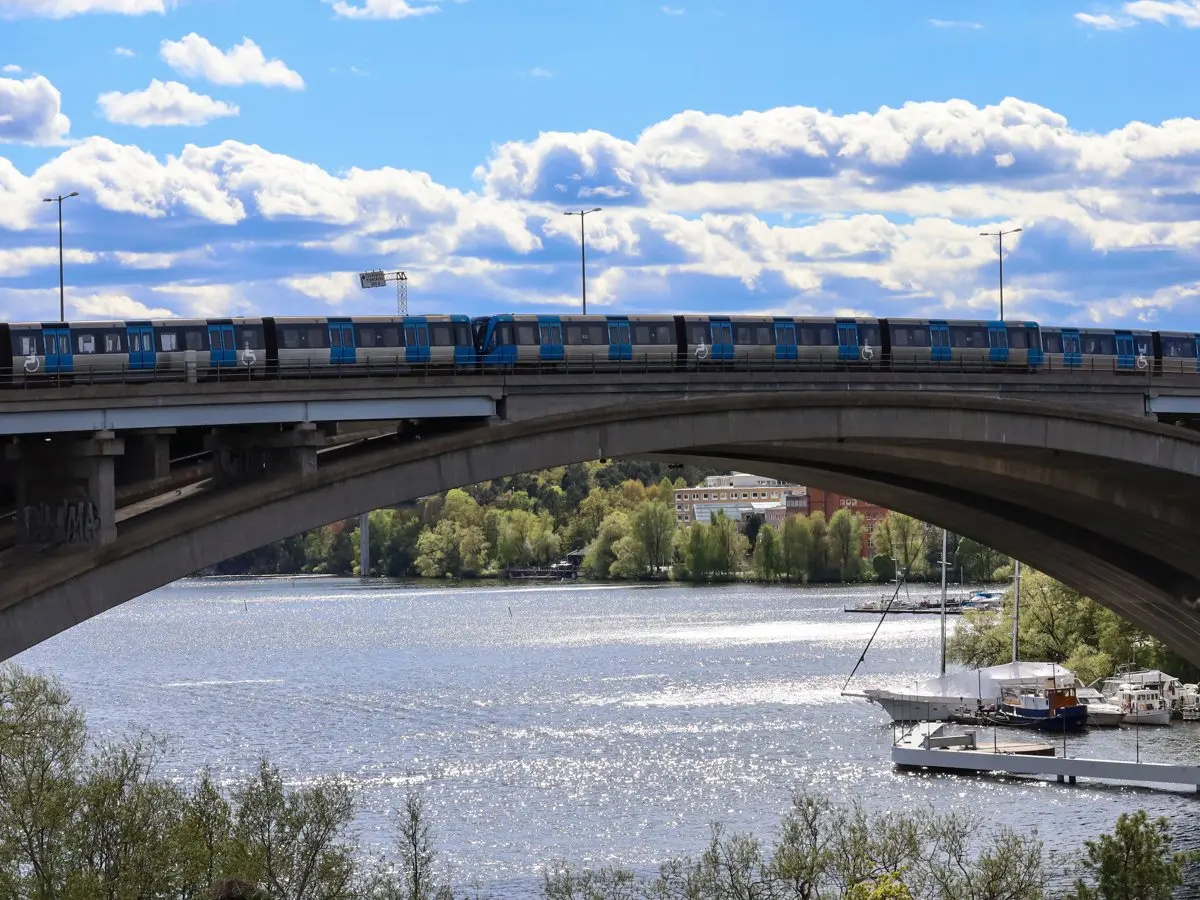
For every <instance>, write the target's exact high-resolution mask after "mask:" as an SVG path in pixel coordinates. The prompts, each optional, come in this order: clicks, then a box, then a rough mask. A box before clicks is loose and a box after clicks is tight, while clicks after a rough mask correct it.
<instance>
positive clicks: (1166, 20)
mask: <svg viewBox="0 0 1200 900" xmlns="http://www.w3.org/2000/svg"><path fill="white" fill-rule="evenodd" d="M1075 18H1076V20H1078V21H1080V22H1082V23H1084V24H1085V25H1091V26H1092V27H1093V28H1100V29H1104V30H1115V29H1119V28H1129V27H1132V26H1134V25H1137V24H1139V23H1141V22H1157V23H1158V24H1159V25H1174V24H1178V25H1182V26H1183V27H1184V28H1200V0H1133V2H1131V3H1123V4H1121V15H1120V16H1113V15H1111V14H1109V13H1099V14H1095V15H1093V14H1090V13H1083V12H1079V13H1075Z"/></svg>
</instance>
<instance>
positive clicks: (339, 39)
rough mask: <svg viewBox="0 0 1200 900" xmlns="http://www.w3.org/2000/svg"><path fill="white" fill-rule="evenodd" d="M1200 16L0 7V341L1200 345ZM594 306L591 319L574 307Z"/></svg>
mask: <svg viewBox="0 0 1200 900" xmlns="http://www.w3.org/2000/svg"><path fill="white" fill-rule="evenodd" d="M1197 59H1200V0H1135V2H1114V3H1105V2H1091V0H1070V2H1067V0H1040V2H1037V3H1012V4H1007V5H1000V4H982V3H979V4H976V3H967V2H962V0H960V2H957V3H950V2H917V0H911V2H905V3H893V2H888V0H874V2H867V0H842V2H839V3H828V2H826V3H817V2H809V0H790V2H783V0H742V2H740V3H736V4H735V3H731V2H728V0H700V2H689V0H678V2H674V3H668V4H663V3H656V2H648V0H647V2H643V0H610V2H607V3H602V4H583V3H574V2H568V0H523V2H521V3H516V2H511V0H509V2H504V0H443V2H438V0H407V2H404V0H339V2H333V0H286V2H284V0H254V2H250V0H178V2H173V0H0V318H6V319H10V320H29V319H39V318H53V317H55V316H56V314H57V274H58V272H57V246H56V233H55V219H54V210H53V207H52V205H49V204H44V203H42V202H41V198H42V197H43V196H47V195H51V194H57V193H60V192H61V193H66V192H69V191H72V190H77V191H79V192H80V194H81V196H80V197H79V198H75V199H72V200H69V201H67V204H66V206H65V213H66V223H67V225H66V233H67V238H66V245H67V282H68V298H67V300H68V313H69V315H70V316H71V317H72V318H97V317H132V316H143V315H148V314H155V315H167V314H177V315H225V314H238V313H251V314H253V313H263V314H287V313H311V312H336V313H339V314H346V313H360V314H367V313H384V312H387V311H388V310H389V309H391V308H393V297H392V296H391V295H390V294H389V292H387V291H374V292H363V291H361V290H360V289H359V287H358V284H357V279H356V273H357V272H359V271H361V270H362V269H367V268H377V267H382V268H388V269H396V268H402V269H404V270H406V271H407V272H408V273H409V276H410V284H411V293H412V307H413V308H414V310H418V311H426V312H434V311H442V312H449V311H455V312H457V311H461V312H467V313H472V314H475V313H482V312H489V311H508V310H543V311H555V310H559V311H568V310H572V309H574V308H576V306H577V298H578V294H579V270H578V252H579V237H578V222H577V220H574V219H565V218H564V217H563V216H562V214H561V213H562V211H563V210H564V209H566V208H569V207H572V206H574V207H578V206H580V205H584V206H587V207H591V206H601V207H603V211H602V212H600V213H597V214H596V215H594V216H590V217H589V218H588V220H587V226H588V232H589V234H588V248H589V267H588V268H589V291H588V294H589V306H591V308H592V309H593V310H594V311H597V312H598V311H602V310H612V311H641V310H659V309H663V310H670V311H675V312H680V311H690V310H704V311H715V310H722V311H729V312H739V311H744V312H760V311H769V312H772V313H780V314H796V315H804V314H828V313H834V312H837V313H849V312H857V313H863V314H872V315H934V314H938V315H946V316H956V317H980V318H990V317H992V316H994V315H995V311H996V300H997V297H996V294H997V291H996V265H995V262H996V256H995V247H994V245H992V244H990V242H989V241H988V240H987V239H985V238H981V237H979V235H978V232H979V231H983V230H995V228H997V227H1004V228H1012V227H1022V228H1024V229H1025V230H1024V232H1023V233H1022V234H1021V235H1020V236H1019V237H1018V238H1014V239H1012V240H1011V243H1010V244H1007V245H1006V276H1007V277H1006V285H1005V300H1006V313H1008V315H1009V316H1010V317H1016V316H1020V317H1024V318H1035V319H1038V320H1041V321H1048V322H1049V321H1054V322H1080V323H1084V322H1089V323H1090V322H1098V323H1105V324H1114V325H1115V324H1126V325H1133V324H1139V323H1142V324H1152V325H1154V326H1155V327H1163V328H1176V327H1178V328H1187V329H1197V330H1200V212H1198V211H1200V121H1197V120H1196V119H1193V118H1191V117H1192V116H1196V115H1197V114H1198V110H1197V109H1196V103H1197V101H1196V99H1195V91H1194V84H1195V79H1196V72H1197V66H1196V62H1195V60H1197ZM593 304H594V305H593Z"/></svg>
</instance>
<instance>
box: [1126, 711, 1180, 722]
mask: <svg viewBox="0 0 1200 900" xmlns="http://www.w3.org/2000/svg"><path fill="white" fill-rule="evenodd" d="M1121 721H1122V722H1124V723H1125V724H1126V725H1170V724H1171V710H1169V709H1147V710H1143V711H1140V712H1132V713H1125V715H1124V716H1123V717H1122V719H1121Z"/></svg>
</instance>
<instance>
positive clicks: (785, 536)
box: [780, 516, 814, 581]
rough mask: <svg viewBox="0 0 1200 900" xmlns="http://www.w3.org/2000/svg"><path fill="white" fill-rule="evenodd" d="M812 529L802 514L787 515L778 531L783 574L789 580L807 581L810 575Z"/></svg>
mask: <svg viewBox="0 0 1200 900" xmlns="http://www.w3.org/2000/svg"><path fill="white" fill-rule="evenodd" d="M813 540H814V537H813V531H812V526H811V525H810V524H809V521H808V519H807V518H805V517H804V516H788V517H787V518H786V519H784V520H783V529H782V531H781V532H780V544H781V547H780V553H781V556H782V559H781V563H782V566H783V574H784V575H785V577H786V578H787V579H788V580H789V581H808V580H809V578H810V577H811V575H812V563H813Z"/></svg>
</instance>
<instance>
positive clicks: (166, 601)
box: [17, 578, 1200, 897]
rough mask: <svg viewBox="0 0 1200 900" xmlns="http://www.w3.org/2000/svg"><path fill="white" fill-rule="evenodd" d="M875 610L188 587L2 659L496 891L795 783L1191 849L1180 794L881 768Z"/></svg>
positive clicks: (893, 634) (696, 825) (792, 592)
mask: <svg viewBox="0 0 1200 900" xmlns="http://www.w3.org/2000/svg"><path fill="white" fill-rule="evenodd" d="M878 595H879V589H878V588H871V587H850V588H840V587H839V588H823V587H809V588H794V587H761V586H727V587H704V588H690V587H676V586H661V587H658V586H645V587H640V586H635V587H630V586H609V585H584V584H578V585H575V584H571V585H553V586H530V587H497V586H474V587H444V586H438V585H433V586H431V585H429V584H422V585H415V586H409V585H400V584H393V583H363V582H358V581H352V580H344V579H328V578H296V579H286V578H285V579H189V580H185V581H182V582H178V583H176V584H174V585H171V586H169V587H166V588H162V589H161V590H158V591H155V592H153V593H151V594H149V595H147V596H145V597H142V598H140V599H139V600H135V601H133V602H131V603H127V604H125V605H123V606H121V607H119V608H117V609H114V610H112V611H111V612H108V613H106V614H104V615H102V616H99V617H97V618H95V619H92V620H91V621H89V622H86V623H84V624H82V625H80V626H78V627H76V628H73V629H71V630H70V631H68V632H66V633H64V634H62V635H59V636H58V637H56V638H54V639H52V640H50V641H47V642H46V643H44V644H42V645H40V646H38V647H36V648H34V649H32V650H30V651H28V652H26V653H24V654H22V655H21V656H20V657H18V659H17V662H18V663H20V664H21V665H23V666H26V667H28V668H32V669H35V670H38V671H42V672H46V673H52V674H57V675H59V676H60V677H61V678H62V679H63V680H64V682H65V683H66V685H67V686H68V688H69V689H70V690H71V692H72V694H73V695H74V697H75V699H76V701H77V702H78V703H79V704H80V705H81V706H82V707H83V709H84V710H85V711H86V713H87V716H88V720H89V723H90V724H91V726H92V728H93V730H94V732H95V733H96V734H97V736H99V737H116V736H120V735H122V734H126V733H128V732H130V731H136V730H141V729H150V730H152V731H153V732H155V733H157V734H159V735H162V736H164V737H167V738H168V739H169V740H170V746H171V751H170V754H169V755H168V757H167V759H166V761H165V764H164V771H165V772H166V773H167V774H170V775H181V776H190V775H191V774H193V773H194V772H195V771H196V770H197V769H199V768H201V767H203V766H205V765H209V766H211V767H212V768H213V769H214V771H215V772H216V773H217V775H218V776H219V777H221V778H229V777H235V776H237V775H239V774H241V773H244V772H245V771H247V770H248V769H250V768H251V767H253V766H254V764H255V762H256V760H257V758H258V757H259V756H260V755H263V754H265V755H266V756H267V757H269V758H270V759H271V760H272V761H273V762H275V763H276V764H277V765H279V766H280V768H281V769H282V770H283V772H284V774H285V777H286V779H287V780H288V782H289V783H291V784H304V783H306V782H309V781H311V780H312V779H314V778H316V777H319V776H323V775H341V776H345V777H348V778H349V779H351V780H352V781H353V783H354V784H355V785H356V787H357V790H358V795H359V804H360V826H361V834H362V839H363V843H364V844H365V845H384V844H386V843H388V841H389V840H390V835H391V833H392V828H391V822H392V819H393V816H394V811H395V810H396V808H397V806H398V805H399V804H400V803H402V802H403V797H404V794H405V793H406V792H407V791H409V790H412V789H414V788H415V789H417V790H419V791H421V792H422V793H423V794H424V796H425V797H426V799H427V802H428V804H429V807H430V809H431V810H432V812H433V815H434V823H435V833H436V838H437V842H438V846H439V850H440V852H441V854H442V857H443V859H444V860H445V861H446V862H448V863H449V864H450V865H451V866H452V867H453V871H454V875H455V880H456V881H458V882H461V883H462V884H466V883H468V882H472V881H474V882H477V883H478V884H479V886H480V887H481V889H482V890H483V891H484V892H485V893H489V894H491V895H493V896H498V897H524V896H530V895H532V894H536V893H537V891H538V887H539V883H540V874H539V873H540V871H541V869H542V867H543V866H544V865H545V864H546V863H547V862H549V861H551V860H553V859H556V858H561V859H568V860H571V861H573V862H577V863H583V864H589V865H603V864H610V863H621V864H623V865H627V866H631V867H633V868H636V869H639V870H649V869H651V868H653V867H654V866H655V865H656V864H657V863H658V862H660V861H661V860H663V859H665V858H667V857H670V856H676V855H683V854H688V853H692V854H694V853H697V852H698V851H699V850H701V849H702V847H703V845H704V843H705V841H706V839H707V836H708V829H709V823H710V822H713V821H721V822H723V823H725V824H727V825H728V826H730V827H731V828H733V829H735V830H753V831H754V832H755V833H757V834H759V835H760V836H762V837H764V838H768V839H770V838H771V837H773V836H774V834H775V831H776V828H777V825H778V822H779V817H780V814H781V813H782V812H783V811H784V810H785V809H786V808H787V806H788V803H789V798H790V796H791V793H792V791H793V790H795V789H796V788H799V787H807V788H812V789H815V790H817V791H819V792H821V793H823V794H825V795H827V796H829V797H831V798H833V799H835V800H850V799H852V798H858V799H860V800H861V801H862V802H863V803H865V804H866V805H867V806H869V807H871V808H877V809H915V808H918V807H922V806H932V807H933V808H935V809H937V810H942V811H949V810H955V809H969V810H973V811H976V812H978V813H981V814H982V815H983V816H985V817H986V818H987V819H988V820H989V821H992V822H995V823H996V824H1004V825H1010V826H1013V827H1016V828H1021V829H1031V828H1036V829H1037V830H1038V833H1039V835H1040V836H1041V837H1042V838H1043V840H1045V842H1046V843H1047V845H1048V846H1050V847H1052V848H1054V849H1056V850H1058V851H1061V852H1064V853H1066V854H1068V855H1073V854H1077V853H1078V852H1080V849H1081V845H1082V841H1083V840H1085V839H1087V838H1092V837H1095V836H1096V835H1097V834H1098V833H1099V832H1100V831H1102V830H1105V829H1109V828H1111V826H1112V823H1113V821H1114V820H1115V818H1116V816H1117V815H1118V814H1119V813H1121V812H1123V811H1132V810H1135V809H1138V808H1145V809H1147V811H1149V812H1150V813H1151V814H1152V815H1166V816H1168V817H1170V818H1171V819H1172V822H1173V825H1174V828H1175V830H1176V833H1177V834H1178V835H1179V837H1180V840H1181V843H1182V844H1183V845H1184V846H1195V845H1197V844H1200V829H1198V828H1197V825H1198V824H1200V805H1198V801H1197V800H1196V798H1195V795H1194V794H1193V793H1191V792H1190V791H1185V790H1183V789H1179V790H1171V789H1166V790H1163V789H1149V788H1140V787H1129V786H1126V787H1119V786H1115V785H1097V784H1089V785H1083V784H1081V785H1076V786H1071V787H1065V786H1060V785H1058V784H1056V783H1053V782H1050V781H1038V780H1021V779H1006V780H1001V779H995V778H986V777H964V776H951V775H915V774H901V773H897V772H894V771H893V770H892V767H891V763H890V760H889V756H888V748H889V745H890V743H891V739H892V729H891V727H890V726H889V725H888V723H887V717H886V716H885V715H884V713H883V712H882V711H881V710H880V709H879V708H878V707H874V706H872V705H870V704H868V703H867V702H866V701H864V700H861V699H855V698H852V697H845V696H843V695H842V687H843V683H844V682H845V680H846V677H847V675H848V674H849V673H850V671H851V669H853V667H854V664H855V662H856V661H857V660H858V658H859V655H860V653H861V652H862V649H863V646H864V644H865V643H866V641H867V639H868V638H869V637H870V635H871V633H872V631H874V629H875V627H876V625H877V623H878V619H877V617H875V616H871V615H856V614H849V613H845V612H843V611H842V607H843V605H846V604H850V603H853V602H858V601H862V600H865V599H874V598H876V597H877V596H878ZM914 596H916V592H915V591H914ZM953 622H954V619H951V623H952V626H951V627H953ZM938 630H939V623H938V620H937V617H935V616H892V617H889V618H888V620H887V621H886V622H885V623H884V624H883V626H882V628H880V630H879V633H878V635H877V636H876V638H875V641H874V644H873V645H872V648H871V650H870V652H869V653H868V654H867V658H866V661H865V663H864V664H863V666H862V667H861V669H860V671H859V674H858V675H857V676H856V677H855V679H854V680H853V681H852V682H851V683H850V687H849V690H851V691H861V690H862V688H865V687H871V686H882V685H894V684H896V683H913V684H915V683H916V682H918V681H920V680H922V679H924V678H926V677H929V676H930V675H932V674H936V672H935V668H936V665H937V662H936V660H937V640H938ZM1001 735H1002V739H1003V736H1005V732H1004V731H1003V730H1002V731H1001ZM1025 737H1026V736H1025V735H1022V734H1021V733H1019V732H1012V731H1009V732H1008V733H1007V738H1008V739H1009V740H1013V739H1022V738H1025ZM1197 738H1200V727H1198V726H1197V725H1196V724H1193V723H1183V724H1180V723H1177V724H1175V725H1174V726H1172V727H1170V728H1142V729H1140V731H1135V730H1134V729H1132V728H1122V729H1119V730H1117V729H1093V730H1091V731H1089V732H1087V733H1085V734H1083V735H1079V736H1074V735H1072V736H1068V738H1067V751H1068V753H1069V754H1070V755H1072V756H1088V757H1104V758H1115V759H1133V758H1134V755H1135V753H1138V752H1140V754H1141V759H1142V760H1143V761H1155V762H1177V763H1194V762H1197V761H1198V757H1200V753H1198V749H1200V744H1198V742H1197ZM1135 743H1136V744H1137V745H1138V746H1135Z"/></svg>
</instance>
